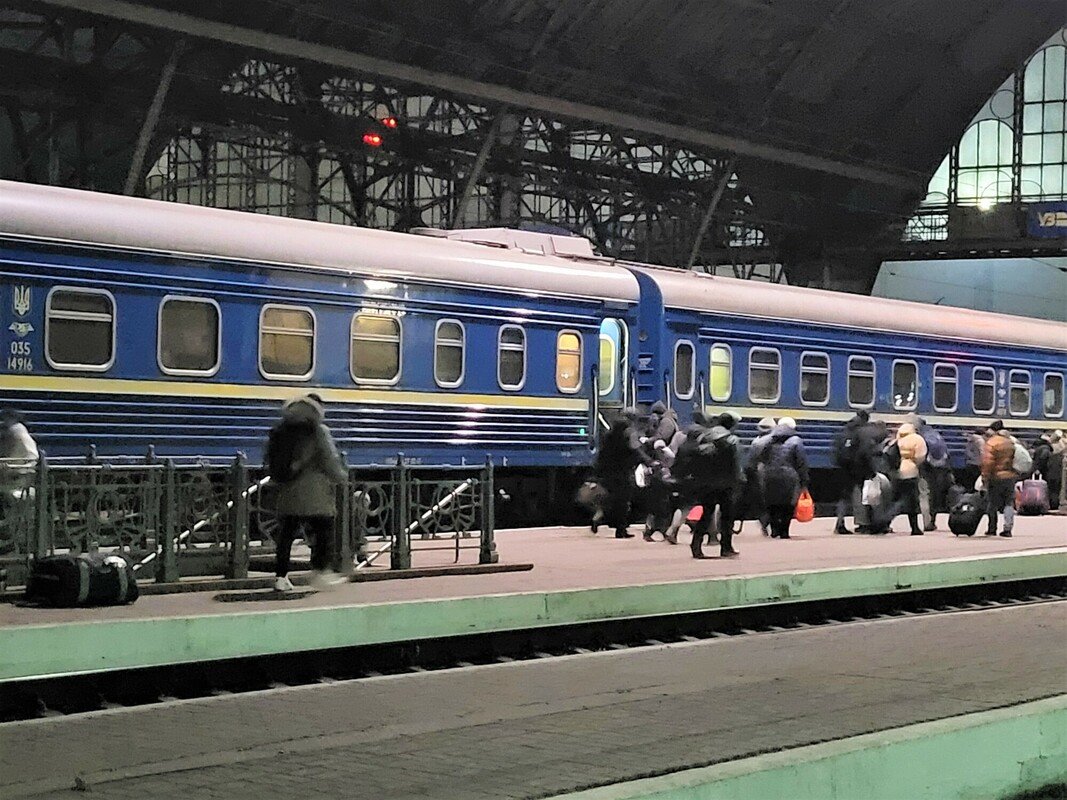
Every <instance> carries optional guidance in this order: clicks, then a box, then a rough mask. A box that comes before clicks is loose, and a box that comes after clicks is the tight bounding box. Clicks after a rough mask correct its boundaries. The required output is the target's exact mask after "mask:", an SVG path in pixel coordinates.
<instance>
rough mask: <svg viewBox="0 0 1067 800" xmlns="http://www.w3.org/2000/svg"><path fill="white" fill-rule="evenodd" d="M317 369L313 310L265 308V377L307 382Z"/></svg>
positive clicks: (262, 317)
mask: <svg viewBox="0 0 1067 800" xmlns="http://www.w3.org/2000/svg"><path fill="white" fill-rule="evenodd" d="M314 369H315V315H314V314H312V313H311V309H309V308H300V307H294V306H276V305H266V306H263V309H262V311H260V312H259V371H260V372H261V373H262V375H263V377H265V378H274V379H276V380H290V381H292V380H297V381H302V380H307V379H308V378H310V377H311V373H312V372H313V371H314Z"/></svg>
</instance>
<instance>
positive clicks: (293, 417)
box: [266, 394, 348, 592]
mask: <svg viewBox="0 0 1067 800" xmlns="http://www.w3.org/2000/svg"><path fill="white" fill-rule="evenodd" d="M324 417H325V412H324V409H323V407H322V399H321V398H320V397H319V396H318V395H314V394H309V395H305V396H303V397H298V398H296V399H294V400H289V401H288V402H286V403H285V405H284V406H283V407H282V419H281V422H279V423H278V424H277V425H275V426H274V428H273V429H271V432H270V438H269V439H268V441H267V459H266V461H267V471H268V473H269V475H270V478H271V482H272V483H273V484H275V485H276V486H277V488H278V492H277V504H276V511H277V513H278V517H279V523H280V525H279V534H278V541H277V545H278V552H277V564H276V570H275V574H276V576H277V577H276V578H275V579H274V589H275V590H276V591H279V592H289V591H292V589H293V584H292V582H291V581H290V580H289V577H288V575H289V555H290V552H291V551H292V547H293V540H294V539H297V538H299V537H300V536H301V535H303V537H304V538H305V539H307V540H308V541H309V542H310V544H311V569H312V576H311V583H312V585H316V586H327V585H330V584H332V583H337V582H339V578H338V576H337V575H336V574H335V573H333V572H331V571H330V562H331V560H332V556H333V540H334V518H335V517H336V516H337V491H336V489H337V485H338V484H340V483H343V482H344V481H346V480H347V479H348V473H347V471H346V470H345V467H344V464H343V463H342V461H341V456H340V455H339V454H338V452H337V447H336V445H335V444H334V441H333V437H332V436H330V431H329V429H328V428H327V427H326V425H325V423H324V422H323V420H324ZM301 531H303V533H302V534H301Z"/></svg>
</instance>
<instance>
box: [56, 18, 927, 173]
mask: <svg viewBox="0 0 1067 800" xmlns="http://www.w3.org/2000/svg"><path fill="white" fill-rule="evenodd" d="M42 2H44V4H46V5H50V6H55V7H59V8H65V9H69V10H73V11H79V12H83V13H87V14H95V15H98V16H104V17H109V18H112V19H118V20H122V21H123V22H127V23H132V24H135V25H142V26H147V27H151V28H157V29H161V30H166V31H170V32H172V33H177V34H181V35H184V36H191V37H196V38H199V39H206V40H211V41H217V42H223V43H225V44H230V45H239V46H241V47H247V48H251V49H253V50H257V51H259V52H263V53H270V54H274V55H281V56H285V57H287V58H292V59H298V60H301V61H308V62H315V63H319V64H324V65H328V66H331V67H334V68H338V69H342V70H350V71H352V72H356V73H362V74H365V75H373V76H376V77H379V78H384V79H386V80H389V81H394V82H401V83H405V84H413V85H417V86H423V87H427V88H432V89H436V90H438V91H441V92H446V93H449V94H451V95H455V96H461V97H469V98H475V99H477V100H479V101H487V102H493V103H499V104H501V105H506V106H510V107H513V108H519V109H528V110H532V111H538V112H541V113H544V114H548V115H551V116H553V117H556V118H566V119H571V120H580V121H583V122H589V123H595V124H597V125H605V126H609V127H613V128H617V129H620V130H627V131H633V132H636V133H642V134H645V135H651V136H656V137H661V138H663V139H667V140H671V141H676V142H680V143H684V144H686V145H689V146H694V147H699V148H706V149H711V150H717V151H720V152H725V153H733V154H735V155H737V156H742V157H745V158H754V159H758V160H760V161H767V162H773V163H778V164H787V165H789V166H793V167H798V168H800V169H804V170H811V171H814V172H821V173H826V174H831V175H838V176H841V177H845V178H849V179H852V180H856V181H862V182H865V183H874V184H883V185H888V186H893V187H896V188H900V189H905V190H907V191H921V190H922V188H924V184H925V181H924V180H923V178H922V177H921V176H916V175H909V174H903V173H900V172H897V171H893V170H889V169H887V168H884V167H881V166H875V165H870V164H864V163H857V162H849V161H843V160H840V159H836V158H831V157H827V156H824V155H819V154H815V153H808V152H802V151H797V150H790V149H788V148H784V147H779V146H775V145H770V144H764V143H761V142H755V141H750V140H747V139H743V138H740V137H736V136H728V135H725V134H720V133H713V132H711V131H705V130H700V129H697V128H693V127H689V126H684V125H676V124H672V123H669V122H664V121H662V120H656V119H651V118H648V117H641V116H638V115H635V114H628V113H623V112H619V111H614V110H612V109H609V108H602V107H599V106H595V105H589V104H585V103H577V102H574V101H570V100H563V99H560V98H555V97H546V96H544V95H539V94H536V93H533V92H526V91H520V90H518V89H512V88H510V87H507V86H501V85H498V84H492V83H486V82H484V81H476V80H471V79H469V78H463V77H459V76H456V75H449V74H446V73H442V72H436V71H433V70H427V69H422V68H419V67H414V66H411V65H408V64H400V63H397V62H393V61H386V60H384V59H379V58H373V57H370V56H366V55H362V54H359V53H354V52H351V51H348V50H343V49H340V48H337V47H331V46H328V45H322V44H315V43H313V42H307V41H301V40H299V39H295V38H292V37H289V36H282V35H280V34H274V33H268V32H265V31H260V30H255V29H252V28H246V27H241V26H237V25H230V24H226V23H221V22H216V21H213V20H208V19H202V18H198V17H193V16H189V15H186V14H179V13H175V12H172V11H166V10H163V9H158V8H152V7H149V6H144V5H140V4H137V3H128V2H123V0H42Z"/></svg>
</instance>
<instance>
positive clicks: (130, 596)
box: [26, 553, 140, 608]
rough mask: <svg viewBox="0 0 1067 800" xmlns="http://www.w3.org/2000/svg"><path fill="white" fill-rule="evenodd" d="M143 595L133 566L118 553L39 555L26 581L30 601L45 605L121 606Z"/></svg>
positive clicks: (27, 596) (27, 597) (65, 606)
mask: <svg viewBox="0 0 1067 800" xmlns="http://www.w3.org/2000/svg"><path fill="white" fill-rule="evenodd" d="M139 594H140V592H139V591H138V589H137V581H136V580H135V579H134V571H133V567H132V566H130V563H129V562H128V561H127V560H126V559H125V558H123V557H122V556H120V555H117V554H114V553H82V554H81V555H77V556H75V555H60V556H46V557H44V558H39V559H37V560H36V561H35V562H34V563H33V569H32V570H31V572H30V578H29V581H27V583H26V600H27V602H30V603H37V604H39V605H43V606H56V607H64V608H70V607H75V606H121V605H126V604H128V603H132V602H134V601H135V600H136V599H137V597H138V596H139Z"/></svg>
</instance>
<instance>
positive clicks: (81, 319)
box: [44, 288, 115, 371]
mask: <svg viewBox="0 0 1067 800" xmlns="http://www.w3.org/2000/svg"><path fill="white" fill-rule="evenodd" d="M44 340H45V356H46V357H47V359H48V363H49V364H50V365H51V366H52V367H54V368H55V369H78V370H94V371H102V370H106V369H107V368H108V367H110V366H111V364H112V362H113V361H114V360H115V298H114V297H112V296H111V294H110V292H105V291H103V290H100V289H61V288H56V289H53V290H52V291H51V292H49V294H48V300H47V302H46V303H45V322H44Z"/></svg>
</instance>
